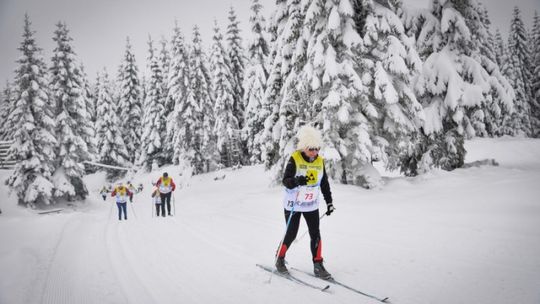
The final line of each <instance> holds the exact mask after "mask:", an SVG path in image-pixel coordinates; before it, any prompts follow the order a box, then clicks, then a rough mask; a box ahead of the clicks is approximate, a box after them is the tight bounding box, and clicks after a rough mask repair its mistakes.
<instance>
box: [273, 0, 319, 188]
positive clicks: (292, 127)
mask: <svg viewBox="0 0 540 304" xmlns="http://www.w3.org/2000/svg"><path fill="white" fill-rule="evenodd" d="M309 3H313V2H305V3H304V6H303V5H302V1H299V0H292V1H288V2H287V7H288V9H289V11H288V13H289V16H288V20H287V24H286V25H285V28H284V31H283V34H282V35H281V36H280V37H279V38H278V39H281V41H282V46H283V48H282V49H281V50H280V52H281V53H280V56H282V58H283V61H282V63H281V67H282V70H281V73H282V75H281V78H282V79H283V83H282V87H281V90H280V92H279V95H278V100H279V103H278V104H279V108H278V113H277V114H278V120H277V122H276V124H275V126H273V131H274V132H275V133H274V134H273V138H272V139H273V140H274V141H276V143H277V148H278V150H277V151H278V156H279V157H278V158H277V159H276V162H275V163H274V164H273V167H274V169H273V175H274V180H275V181H279V180H280V179H281V178H280V177H281V175H282V173H283V172H282V169H283V168H284V167H285V163H286V162H287V161H288V158H289V156H290V155H291V153H292V152H293V151H294V150H295V146H294V139H295V135H296V133H297V132H298V129H299V128H300V127H301V126H302V125H304V124H306V123H311V122H313V118H312V116H313V115H314V113H318V112H320V109H321V106H320V103H319V104H316V101H314V100H312V98H313V96H312V95H311V94H312V91H311V90H310V89H309V88H308V87H309V83H307V81H309V80H307V79H306V78H307V77H309V76H310V75H307V76H306V75H304V73H303V72H302V69H303V68H304V66H305V65H306V57H307V55H306V54H307V52H308V50H307V47H308V46H307V40H308V37H310V35H311V34H312V33H311V32H310V31H309V30H307V29H306V28H303V25H304V20H305V18H306V16H305V11H306V9H307V6H308V5H309ZM283 68H285V69H283ZM304 80H305V81H304Z"/></svg>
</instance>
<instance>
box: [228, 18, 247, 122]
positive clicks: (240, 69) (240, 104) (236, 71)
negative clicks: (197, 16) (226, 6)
mask: <svg viewBox="0 0 540 304" xmlns="http://www.w3.org/2000/svg"><path fill="white" fill-rule="evenodd" d="M239 23H240V22H239V21H238V20H237V18H236V12H235V11H234V8H233V7H231V9H230V10H229V25H228V26H227V42H228V55H229V59H228V61H229V64H230V70H231V74H232V76H233V85H234V87H233V89H234V116H235V117H236V119H237V120H238V123H239V124H240V127H243V126H244V109H245V105H244V100H243V96H244V88H243V87H242V84H243V83H244V69H245V65H246V64H245V61H246V59H245V56H246V55H245V51H244V48H243V47H242V37H241V36H240V29H239V28H238V24H239Z"/></svg>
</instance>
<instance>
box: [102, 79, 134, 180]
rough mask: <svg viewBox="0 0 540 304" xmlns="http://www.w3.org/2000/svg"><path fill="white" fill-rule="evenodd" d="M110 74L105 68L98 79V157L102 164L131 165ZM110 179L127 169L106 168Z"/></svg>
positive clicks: (120, 174) (119, 175)
mask: <svg viewBox="0 0 540 304" xmlns="http://www.w3.org/2000/svg"><path fill="white" fill-rule="evenodd" d="M110 86H111V85H110V82H109V75H108V73H107V71H106V70H105V69H104V70H103V72H101V73H100V74H98V77H97V80H96V90H97V93H96V100H97V117H98V119H97V122H96V135H97V147H98V157H97V161H98V162H99V163H101V164H105V165H110V166H119V167H126V166H129V155H128V150H127V148H126V142H125V136H124V135H123V134H122V131H121V124H120V120H121V119H122V118H121V117H118V115H119V114H118V113H119V112H118V108H117V106H116V105H115V104H114V101H113V98H112V93H111V87H110ZM106 171H107V178H108V180H111V181H112V180H114V179H116V178H118V177H121V176H122V175H123V174H124V173H125V171H122V170H117V169H106Z"/></svg>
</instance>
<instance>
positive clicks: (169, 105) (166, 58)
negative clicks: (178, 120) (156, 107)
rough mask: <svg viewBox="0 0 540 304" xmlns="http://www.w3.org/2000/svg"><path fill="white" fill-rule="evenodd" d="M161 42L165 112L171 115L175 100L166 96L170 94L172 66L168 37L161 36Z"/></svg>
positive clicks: (160, 52)
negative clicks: (169, 82)
mask: <svg viewBox="0 0 540 304" xmlns="http://www.w3.org/2000/svg"><path fill="white" fill-rule="evenodd" d="M160 44H161V48H160V51H159V56H158V62H159V66H160V69H161V74H162V75H163V80H162V86H163V98H164V101H163V102H164V104H163V106H164V108H165V113H167V115H169V114H170V113H171V112H172V111H173V109H174V102H173V101H172V100H169V99H167V98H166V97H167V96H168V95H169V94H168V92H167V91H168V90H169V84H168V81H169V69H170V66H171V55H170V54H169V47H168V45H169V43H168V42H167V39H165V37H161V40H160Z"/></svg>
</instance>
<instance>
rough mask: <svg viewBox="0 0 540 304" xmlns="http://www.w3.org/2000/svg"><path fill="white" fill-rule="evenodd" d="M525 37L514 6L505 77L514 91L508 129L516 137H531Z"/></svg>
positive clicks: (525, 34) (529, 88) (521, 22)
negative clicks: (509, 70) (507, 69)
mask: <svg viewBox="0 0 540 304" xmlns="http://www.w3.org/2000/svg"><path fill="white" fill-rule="evenodd" d="M527 36H528V35H527V31H526V30H525V25H524V24H523V20H522V19H521V12H520V10H519V8H518V7H517V6H516V7H514V11H513V14H512V20H511V23H510V33H509V36H508V55H509V56H508V60H509V65H510V67H509V68H510V69H511V72H510V73H507V74H506V76H507V77H509V81H510V83H511V85H512V87H513V88H514V91H515V99H514V109H515V111H514V113H513V115H512V119H511V120H510V121H509V126H508V128H510V129H512V130H514V133H515V134H518V135H519V134H521V135H531V107H530V102H531V99H532V94H531V87H530V79H531V73H530V68H531V61H530V52H529V49H528V43H527Z"/></svg>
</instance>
